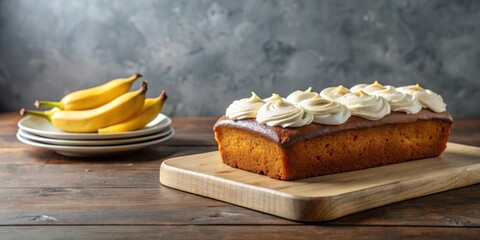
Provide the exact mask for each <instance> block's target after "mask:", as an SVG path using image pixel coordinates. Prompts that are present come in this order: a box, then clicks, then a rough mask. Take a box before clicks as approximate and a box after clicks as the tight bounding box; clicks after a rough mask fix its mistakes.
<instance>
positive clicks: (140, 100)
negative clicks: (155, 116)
mask: <svg viewBox="0 0 480 240" xmlns="http://www.w3.org/2000/svg"><path fill="white" fill-rule="evenodd" d="M146 91H147V83H146V82H143V83H142V86H141V88H140V89H139V90H137V91H133V92H128V93H124V94H123V95H121V96H119V97H117V98H115V99H114V100H113V101H111V102H109V103H107V104H105V105H103V106H101V107H98V108H95V109H90V110H79V111H72V110H63V111H58V110H57V111H53V110H49V111H31V110H25V109H22V110H21V111H20V114H22V115H23V114H25V113H27V114H31V115H36V116H41V117H45V118H47V119H48V120H49V121H50V122H51V123H52V125H53V126H55V127H57V128H59V129H61V130H63V131H66V132H78V133H86V132H97V130H98V129H100V128H104V127H107V126H110V125H114V124H117V123H119V122H123V121H125V120H126V119H128V118H130V117H131V116H132V115H134V114H135V113H137V112H138V111H139V110H140V109H141V108H142V106H143V104H144V102H145V94H146Z"/></svg>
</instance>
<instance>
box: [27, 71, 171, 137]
mask: <svg viewBox="0 0 480 240" xmlns="http://www.w3.org/2000/svg"><path fill="white" fill-rule="evenodd" d="M140 76H141V75H140V74H135V75H133V76H132V77H130V78H125V79H115V80H112V81H110V82H108V83H106V84H104V85H101V86H98V87H95V88H91V89H85V90H80V91H77V92H73V93H71V94H68V95H66V96H65V97H64V98H63V99H62V100H61V101H59V102H37V103H39V105H45V106H53V107H54V108H52V109H51V110H48V111H33V110H25V109H22V110H21V111H20V114H21V115H23V114H25V113H26V114H31V115H36V116H40V117H44V118H46V119H47V120H49V121H50V122H51V123H52V125H53V126H55V127H57V128H59V129H61V130H63V131H66V132H77V133H88V132H99V133H114V132H125V131H134V130H137V129H140V128H143V127H144V126H145V125H146V124H147V123H149V122H150V121H151V120H153V119H154V118H155V117H156V116H157V115H158V114H159V113H160V112H161V110H162V108H163V103H164V102H165V100H166V98H167V95H166V94H165V92H164V91H162V93H161V94H160V96H158V97H157V98H148V99H146V98H145V95H146V92H147V82H145V81H144V82H142V86H141V87H140V89H138V90H136V91H132V92H128V90H129V88H130V86H131V84H132V83H133V81H135V80H136V79H137V78H138V77H140ZM126 87H128V88H127V89H126V90H125V88H126ZM100 92H102V93H103V94H106V95H107V96H106V98H107V99H110V98H111V96H115V95H118V96H117V97H115V98H113V99H110V101H105V100H104V99H102V98H103V95H102V94H99V93H100ZM119 92H123V93H122V94H120V95H119V94H118V93H119ZM85 99H90V101H92V102H95V104H92V103H91V102H89V101H85ZM101 102H103V104H102V105H100V106H98V104H99V103H101ZM94 105H95V106H96V107H92V106H94ZM72 108H73V109H77V110H72Z"/></svg>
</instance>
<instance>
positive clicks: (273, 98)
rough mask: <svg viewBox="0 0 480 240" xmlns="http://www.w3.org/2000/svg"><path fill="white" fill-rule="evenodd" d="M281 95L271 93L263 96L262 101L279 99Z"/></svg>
mask: <svg viewBox="0 0 480 240" xmlns="http://www.w3.org/2000/svg"><path fill="white" fill-rule="evenodd" d="M281 99H282V97H281V96H280V95H278V94H276V93H272V96H271V97H269V98H264V99H263V101H264V102H270V101H274V100H281Z"/></svg>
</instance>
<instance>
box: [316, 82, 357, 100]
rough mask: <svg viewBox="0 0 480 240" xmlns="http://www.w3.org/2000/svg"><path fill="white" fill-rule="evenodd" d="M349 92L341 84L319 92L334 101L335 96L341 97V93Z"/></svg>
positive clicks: (323, 96)
mask: <svg viewBox="0 0 480 240" xmlns="http://www.w3.org/2000/svg"><path fill="white" fill-rule="evenodd" d="M347 93H350V90H349V89H348V88H346V87H344V86H342V85H340V86H338V87H328V88H325V89H323V90H322V91H321V92H320V96H321V97H322V98H326V99H328V100H332V101H335V100H336V99H337V98H340V97H342V96H343V95H345V94H347Z"/></svg>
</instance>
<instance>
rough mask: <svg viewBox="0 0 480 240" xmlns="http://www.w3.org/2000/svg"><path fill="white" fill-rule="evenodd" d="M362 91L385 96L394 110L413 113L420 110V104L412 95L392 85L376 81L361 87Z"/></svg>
mask: <svg viewBox="0 0 480 240" xmlns="http://www.w3.org/2000/svg"><path fill="white" fill-rule="evenodd" d="M362 91H364V92H366V93H368V94H372V95H377V96H380V97H383V98H385V99H386V100H387V101H388V103H389V104H390V108H391V110H392V111H395V112H405V113H408V114H415V113H418V112H420V110H422V105H421V104H420V102H419V101H418V100H417V99H416V98H414V97H413V96H411V95H409V94H406V93H402V92H399V91H397V89H396V88H395V87H393V86H389V85H388V86H384V85H382V84H380V83H378V82H377V81H375V83H373V84H370V85H368V86H366V87H364V88H363V90H362Z"/></svg>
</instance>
